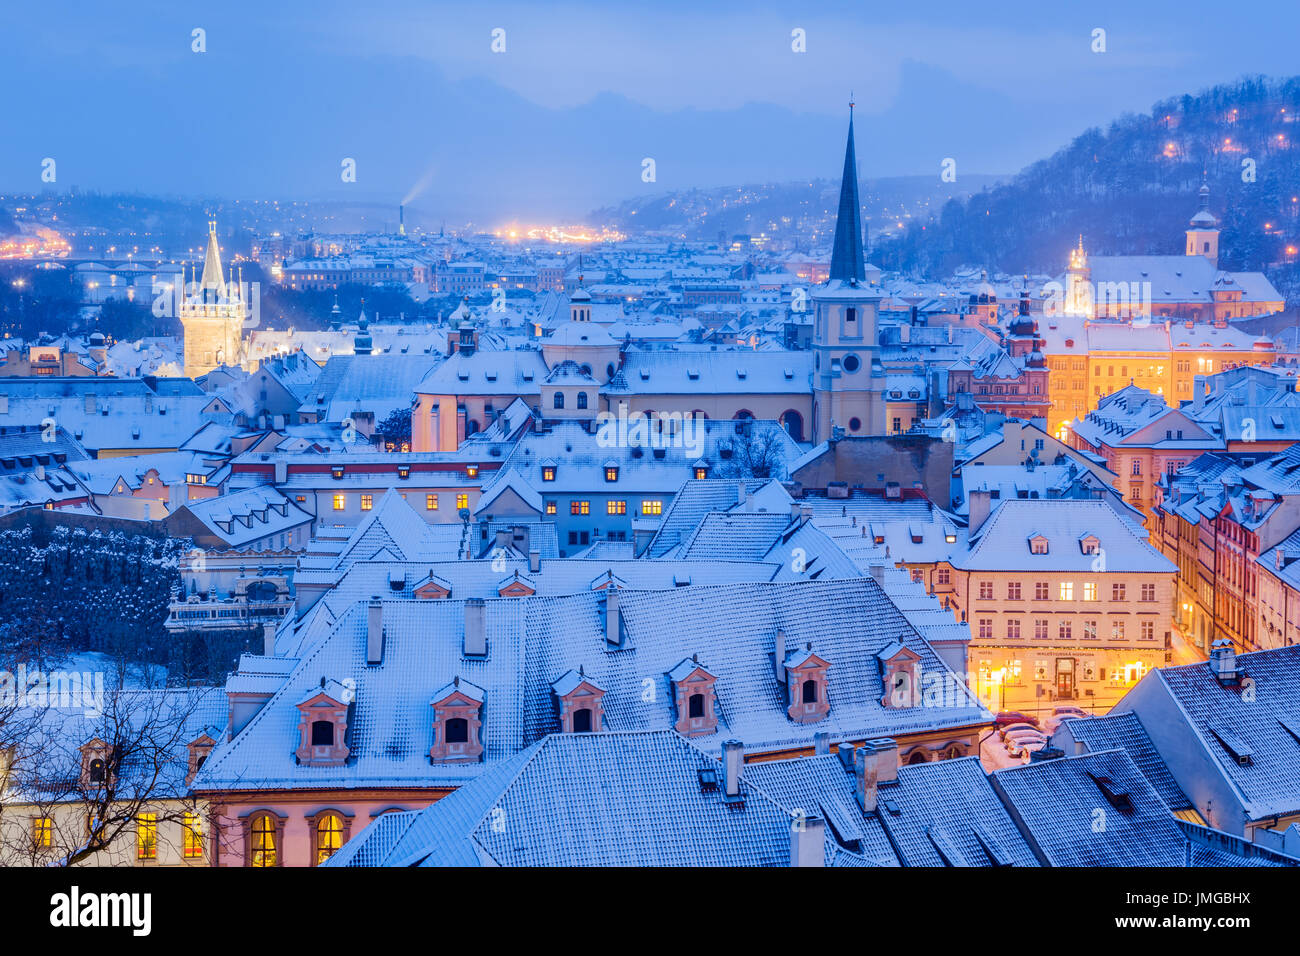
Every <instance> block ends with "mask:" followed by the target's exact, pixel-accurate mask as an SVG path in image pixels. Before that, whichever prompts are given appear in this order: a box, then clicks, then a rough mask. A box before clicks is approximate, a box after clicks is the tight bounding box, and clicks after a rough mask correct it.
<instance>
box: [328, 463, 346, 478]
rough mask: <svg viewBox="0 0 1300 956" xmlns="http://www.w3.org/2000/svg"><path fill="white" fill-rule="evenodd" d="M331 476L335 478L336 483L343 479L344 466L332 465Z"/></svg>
mask: <svg viewBox="0 0 1300 956" xmlns="http://www.w3.org/2000/svg"><path fill="white" fill-rule="evenodd" d="M330 474H331V475H333V476H334V480H335V481H337V480H338V479H340V478H342V477H343V466H342V465H331V466H330Z"/></svg>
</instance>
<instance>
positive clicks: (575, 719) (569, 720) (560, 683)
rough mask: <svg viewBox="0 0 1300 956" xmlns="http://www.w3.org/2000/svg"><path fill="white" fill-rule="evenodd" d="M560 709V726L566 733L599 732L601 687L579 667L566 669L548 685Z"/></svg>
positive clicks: (602, 714) (602, 724) (601, 723)
mask: <svg viewBox="0 0 1300 956" xmlns="http://www.w3.org/2000/svg"><path fill="white" fill-rule="evenodd" d="M551 689H552V690H553V691H554V692H555V698H556V701H557V702H558V704H559V710H560V730H561V732H562V733H566V734H589V733H599V732H600V731H601V730H603V729H604V727H605V710H604V705H603V701H604V698H605V688H603V687H601V686H600V685H599V684H597V683H596V682H595V681H593V680H592V679H591V678H589V677H587V676H586V675H585V674H584V673H583V671H582V668H579V669H578V670H576V671H573V670H571V671H568V672H567V673H566V674H564V676H563V677H561V678H560V679H559V680H557V681H556V682H555V683H554V684H552V685H551Z"/></svg>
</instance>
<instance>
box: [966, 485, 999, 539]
mask: <svg viewBox="0 0 1300 956" xmlns="http://www.w3.org/2000/svg"><path fill="white" fill-rule="evenodd" d="M966 502H967V509H966V513H967V516H968V518H969V519H970V521H969V523H970V533H971V534H975V533H976V532H977V531H979V529H980V527H981V526H982V525H983V524H984V522H985V521H987V520H988V517H989V510H990V509H991V508H992V507H993V496H992V495H991V494H990V493H989V492H987V491H971V492H969V493H968V494H967V495H966Z"/></svg>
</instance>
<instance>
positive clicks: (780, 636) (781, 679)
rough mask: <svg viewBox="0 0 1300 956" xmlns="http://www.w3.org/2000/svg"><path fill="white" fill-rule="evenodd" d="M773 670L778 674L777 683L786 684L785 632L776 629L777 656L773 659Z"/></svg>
mask: <svg viewBox="0 0 1300 956" xmlns="http://www.w3.org/2000/svg"><path fill="white" fill-rule="evenodd" d="M772 669H773V670H774V671H775V672H776V682H777V683H778V684H784V683H785V631H784V630H782V629H781V628H779V627H778V628H777V629H776V656H775V657H774V658H773V659H772Z"/></svg>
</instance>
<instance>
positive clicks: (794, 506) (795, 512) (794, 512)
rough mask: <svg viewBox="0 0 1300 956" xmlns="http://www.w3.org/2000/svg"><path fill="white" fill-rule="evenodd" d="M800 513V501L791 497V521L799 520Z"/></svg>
mask: <svg viewBox="0 0 1300 956" xmlns="http://www.w3.org/2000/svg"><path fill="white" fill-rule="evenodd" d="M799 515H800V511H799V502H798V501H795V500H794V499H791V501H790V520H791V521H798V520H799Z"/></svg>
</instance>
